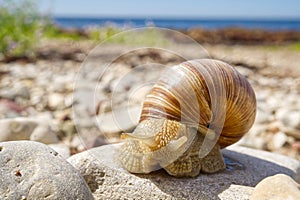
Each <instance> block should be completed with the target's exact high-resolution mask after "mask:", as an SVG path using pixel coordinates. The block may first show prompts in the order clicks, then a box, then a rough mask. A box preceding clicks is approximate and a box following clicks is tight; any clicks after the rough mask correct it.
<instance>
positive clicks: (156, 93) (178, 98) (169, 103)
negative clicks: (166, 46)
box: [140, 59, 256, 148]
mask: <svg viewBox="0 0 300 200" xmlns="http://www.w3.org/2000/svg"><path fill="white" fill-rule="evenodd" d="M255 115H256V98H255V93H254V91H253V89H252V87H251V85H250V83H249V82H248V81H247V79H246V78H245V77H244V76H243V75H241V74H240V73H239V72H238V71H237V70H236V69H234V68H233V67H232V66H230V65H229V64H227V63H224V62H221V61H217V60H212V59H200V60H192V61H187V62H184V63H181V64H179V65H176V66H174V67H171V68H170V69H169V70H167V71H166V72H165V73H164V74H163V75H162V76H161V78H160V79H159V80H158V82H157V83H156V84H155V85H154V87H153V88H152V89H151V91H150V92H149V93H148V95H147V96H146V98H145V100H144V104H143V109H142V114H141V117H140V122H141V121H143V120H145V119H149V118H167V119H171V120H176V121H179V122H181V123H184V124H186V125H190V126H192V127H197V128H198V130H199V132H201V131H200V130H203V128H205V127H209V128H211V129H213V130H219V131H216V132H217V133H218V140H217V142H218V144H219V145H220V147H221V148H224V147H226V146H228V145H231V144H233V143H235V142H237V141H238V140H239V139H240V138H241V137H242V136H243V135H244V134H245V133H246V132H248V130H249V129H250V128H251V126H252V125H253V123H254V119H255Z"/></svg>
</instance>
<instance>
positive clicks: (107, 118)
mask: <svg viewBox="0 0 300 200" xmlns="http://www.w3.org/2000/svg"><path fill="white" fill-rule="evenodd" d="M140 114H141V106H140V105H136V106H130V107H121V108H116V109H114V110H113V111H112V112H108V113H103V114H100V115H99V116H98V118H97V119H98V127H99V129H100V131H101V132H102V133H104V135H105V136H108V137H111V136H112V135H114V134H116V133H120V132H126V131H129V130H132V129H133V128H134V127H135V126H136V125H137V124H138V121H139V117H140Z"/></svg>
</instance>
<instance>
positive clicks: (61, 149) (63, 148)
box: [48, 143, 71, 159]
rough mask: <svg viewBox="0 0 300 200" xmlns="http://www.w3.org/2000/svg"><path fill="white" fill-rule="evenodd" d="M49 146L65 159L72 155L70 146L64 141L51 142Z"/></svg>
mask: <svg viewBox="0 0 300 200" xmlns="http://www.w3.org/2000/svg"><path fill="white" fill-rule="evenodd" d="M48 146H49V147H51V148H52V149H54V150H55V151H56V152H57V153H58V154H59V155H61V156H62V157H63V158H65V159H67V158H69V157H70V155H71V152H70V149H69V147H68V146H67V145H65V144H63V143H60V144H49V145H48Z"/></svg>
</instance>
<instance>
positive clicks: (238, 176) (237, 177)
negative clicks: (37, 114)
mask: <svg viewBox="0 0 300 200" xmlns="http://www.w3.org/2000/svg"><path fill="white" fill-rule="evenodd" d="M119 147H120V144H116V145H105V146H102V147H98V148H94V149H91V150H88V151H85V152H83V153H80V154H77V155H74V156H72V157H70V158H69V159H68V161H69V162H70V163H71V164H72V165H73V166H74V167H75V168H77V169H78V170H79V171H80V173H81V174H82V175H83V177H84V178H85V180H86V182H87V183H88V185H89V187H90V189H91V191H92V192H93V194H94V196H95V197H96V198H97V199H102V198H109V199H120V198H128V199H131V198H136V199H249V197H250V195H251V194H252V190H253V187H254V186H255V185H256V184H257V183H258V182H259V181H261V180H262V179H264V178H265V177H267V176H271V175H274V174H276V173H284V174H287V175H289V176H291V177H293V178H294V179H297V178H298V176H299V175H298V171H300V163H299V162H298V161H296V160H293V159H291V158H288V157H285V156H280V155H275V154H272V153H268V152H264V151H259V150H252V149H249V148H245V147H239V146H232V147H230V148H228V149H224V150H223V155H224V157H225V158H226V163H227V169H226V170H225V171H223V172H219V173H216V174H201V175H199V176H198V177H196V178H174V177H171V176H169V175H167V173H166V172H164V171H163V170H159V171H156V172H152V173H150V174H147V175H143V174H131V173H129V172H127V171H126V170H125V169H123V168H122V167H120V165H119V164H118V161H117V159H116V157H115V154H116V152H117V151H118V148H119Z"/></svg>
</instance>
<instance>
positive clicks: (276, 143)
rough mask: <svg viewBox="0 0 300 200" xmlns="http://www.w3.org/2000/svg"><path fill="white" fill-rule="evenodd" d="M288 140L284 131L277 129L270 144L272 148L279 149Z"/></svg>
mask: <svg viewBox="0 0 300 200" xmlns="http://www.w3.org/2000/svg"><path fill="white" fill-rule="evenodd" d="M287 141H288V137H287V136H286V134H285V133H283V132H281V131H279V132H277V133H276V134H275V135H274V136H273V139H272V146H273V148H274V149H279V148H281V147H283V145H284V144H285V143H286V142H287Z"/></svg>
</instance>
